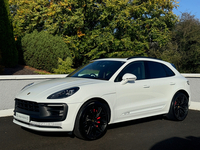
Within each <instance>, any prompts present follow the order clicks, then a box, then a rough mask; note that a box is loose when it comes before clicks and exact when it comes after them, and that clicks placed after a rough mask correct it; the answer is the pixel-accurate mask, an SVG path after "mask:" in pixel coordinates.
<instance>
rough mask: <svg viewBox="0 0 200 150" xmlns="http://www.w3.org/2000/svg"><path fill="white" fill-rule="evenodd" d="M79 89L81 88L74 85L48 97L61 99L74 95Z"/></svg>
mask: <svg viewBox="0 0 200 150" xmlns="http://www.w3.org/2000/svg"><path fill="white" fill-rule="evenodd" d="M78 90H79V87H73V88H70V89H65V90H62V91H59V92H56V93H54V94H52V95H50V96H48V97H47V99H61V98H66V97H69V96H71V95H73V94H74V93H76V92H77V91H78Z"/></svg>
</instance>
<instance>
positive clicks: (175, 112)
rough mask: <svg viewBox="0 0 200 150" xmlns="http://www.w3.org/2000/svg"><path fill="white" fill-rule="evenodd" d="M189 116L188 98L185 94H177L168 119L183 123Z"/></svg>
mask: <svg viewBox="0 0 200 150" xmlns="http://www.w3.org/2000/svg"><path fill="white" fill-rule="evenodd" d="M187 114H188V97H187V96H186V95H185V94H183V93H177V94H176V95H175V96H174V98H173V100H172V103H171V108H170V111H169V113H168V118H169V119H172V120H178V121H182V120H184V119H185V118H186V116H187Z"/></svg>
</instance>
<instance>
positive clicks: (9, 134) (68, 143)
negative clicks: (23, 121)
mask: <svg viewBox="0 0 200 150" xmlns="http://www.w3.org/2000/svg"><path fill="white" fill-rule="evenodd" d="M12 119H13V118H12V117H3V118H0V149H1V150H27V149H29V150H33V149H35V150H55V149H58V150H64V149H65V150H66V149H67V150H199V149H200V111H193V110H190V111H189V114H188V117H187V118H186V119H185V120H184V121H182V122H176V121H170V120H167V119H165V118H163V117H162V116H156V117H150V118H145V119H139V120H134V121H129V122H125V123H119V124H113V125H109V129H108V131H107V133H106V135H105V136H104V137H102V138H101V139H99V140H96V141H84V140H81V139H78V138H76V137H73V136H71V135H68V134H67V133H41V132H35V131H31V130H27V129H24V128H21V127H19V126H17V125H15V124H13V123H12Z"/></svg>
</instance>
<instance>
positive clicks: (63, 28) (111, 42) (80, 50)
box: [9, 0, 177, 67]
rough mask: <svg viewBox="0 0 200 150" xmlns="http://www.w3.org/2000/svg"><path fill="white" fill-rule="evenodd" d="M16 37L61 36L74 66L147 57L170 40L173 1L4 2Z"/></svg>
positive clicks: (48, 0) (72, 0) (173, 20)
mask: <svg viewBox="0 0 200 150" xmlns="http://www.w3.org/2000/svg"><path fill="white" fill-rule="evenodd" d="M9 2H10V6H11V9H12V11H11V12H12V16H13V26H14V34H15V36H16V38H18V37H20V36H24V35H25V34H26V33H31V32H33V31H34V30H37V31H42V30H45V31H47V32H48V33H50V34H52V35H59V36H62V37H63V40H64V41H65V43H66V45H67V46H68V47H69V48H70V50H71V53H72V54H73V56H74V58H75V59H74V62H75V67H76V66H79V65H81V64H82V63H85V62H86V61H88V60H91V59H96V58H101V57H128V56H135V55H137V56H141V55H142V56H147V52H148V49H149V46H150V45H151V44H152V43H157V45H158V46H159V47H162V46H164V45H166V44H167V43H168V42H169V40H170V30H171V29H172V27H173V26H174V25H175V23H176V22H177V16H176V15H175V14H173V12H172V9H173V8H174V7H177V2H176V0H9Z"/></svg>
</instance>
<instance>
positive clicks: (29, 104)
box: [15, 99, 39, 112]
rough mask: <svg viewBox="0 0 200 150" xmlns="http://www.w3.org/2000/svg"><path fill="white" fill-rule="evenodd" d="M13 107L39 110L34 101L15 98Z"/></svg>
mask: <svg viewBox="0 0 200 150" xmlns="http://www.w3.org/2000/svg"><path fill="white" fill-rule="evenodd" d="M15 108H20V109H23V110H28V111H33V112H39V105H38V103H36V102H30V101H24V100H19V99H15Z"/></svg>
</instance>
